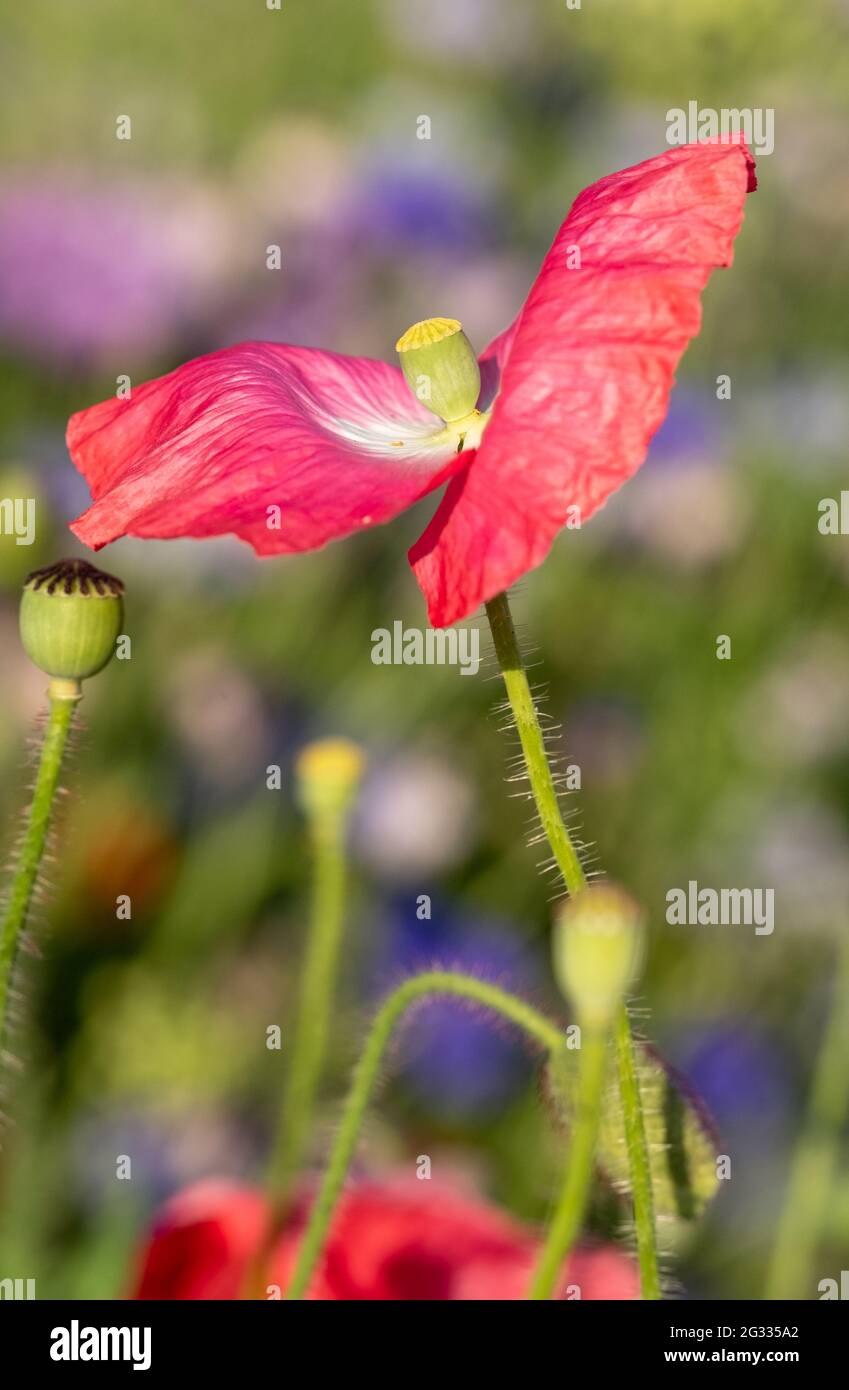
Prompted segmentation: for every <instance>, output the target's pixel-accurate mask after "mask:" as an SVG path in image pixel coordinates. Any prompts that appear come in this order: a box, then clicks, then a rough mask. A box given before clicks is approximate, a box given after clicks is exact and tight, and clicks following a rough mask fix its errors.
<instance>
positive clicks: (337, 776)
mask: <svg viewBox="0 0 849 1390" xmlns="http://www.w3.org/2000/svg"><path fill="white" fill-rule="evenodd" d="M365 761H366V760H365V754H364V753H363V751H362V749H361V748H359V747H358V746H357V744H356V743H352V742H351V741H350V740H349V739H346V738H326V739H319V740H318V742H316V743H309V744H307V746H306V748H304V749H302V751H301V753H300V754H299V756H298V758H297V761H296V763H295V776H296V778H297V785H298V796H299V799H300V802H301V805H302V806H303V807H304V810H305V811H306V812H307V813H308V814H311V815H315V816H322V815H327V814H330V815H333V814H336V815H341V814H342V813H343V812H344V811H346V810H347V809H348V807H349V806H350V804H351V802H352V801H353V799H354V797H355V795H356V793H357V788H358V786H359V784H360V778H361V777H362V775H363V769H364V768H365Z"/></svg>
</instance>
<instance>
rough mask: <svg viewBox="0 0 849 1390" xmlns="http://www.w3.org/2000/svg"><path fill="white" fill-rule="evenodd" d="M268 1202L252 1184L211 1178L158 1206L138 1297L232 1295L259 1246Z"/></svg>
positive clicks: (189, 1297)
mask: <svg viewBox="0 0 849 1390" xmlns="http://www.w3.org/2000/svg"><path fill="white" fill-rule="evenodd" d="M266 1219H267V1207H266V1203H265V1201H264V1200H263V1198H262V1197H261V1196H260V1195H259V1194H258V1193H255V1192H253V1191H251V1189H250V1188H246V1187H239V1186H237V1185H236V1184H235V1183H229V1182H225V1181H218V1180H215V1179H210V1180H208V1181H206V1182H200V1183H197V1184H196V1185H195V1186H194V1187H190V1188H187V1189H186V1191H185V1192H180V1193H178V1194H177V1196H176V1197H174V1198H172V1199H171V1201H169V1202H168V1203H167V1204H166V1205H165V1207H164V1208H163V1210H162V1213H161V1215H160V1216H159V1218H158V1220H157V1222H156V1225H155V1227H154V1229H153V1231H152V1233H151V1237H150V1241H149V1244H148V1245H147V1247H146V1249H145V1252H144V1256H143V1260H142V1267H141V1271H140V1274H139V1277H138V1282H137V1287H136V1290H135V1292H134V1294H133V1297H134V1298H137V1299H161V1300H169V1301H170V1300H178V1299H235V1298H238V1297H239V1293H240V1289H241V1286H242V1283H243V1280H244V1278H245V1276H246V1274H247V1269H248V1264H249V1262H250V1259H251V1256H252V1255H253V1254H254V1252H255V1251H256V1249H257V1248H258V1246H259V1242H260V1240H261V1237H262V1234H263V1231H264V1229H265V1222H266Z"/></svg>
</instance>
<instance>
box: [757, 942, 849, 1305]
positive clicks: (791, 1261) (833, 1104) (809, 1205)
mask: <svg viewBox="0 0 849 1390" xmlns="http://www.w3.org/2000/svg"><path fill="white" fill-rule="evenodd" d="M847 1057H849V935H846V934H844V938H843V942H842V943H841V945H840V947H839V957H838V960H837V969H836V975H835V980H834V991H833V997H832V1001H831V1008H830V1011H829V1015H828V1018H827V1020H826V1025H825V1032H824V1034H823V1038H822V1043H821V1045H820V1050H819V1054H818V1056H817V1060H816V1063H815V1066H814V1075H813V1080H812V1085H811V1093H810V1099H809V1101H808V1115H807V1120H806V1123H805V1128H804V1132H803V1134H802V1136H801V1138H800V1140H799V1143H798V1147H797V1149H796V1153H795V1155H794V1157H793V1161H792V1164H791V1168H790V1179H789V1182H788V1186H787V1193H786V1195H785V1199H784V1206H783V1208H782V1213H781V1219H780V1222H779V1226H778V1235H777V1237H776V1241H775V1245H774V1248H773V1252H772V1259H771V1262H770V1267H769V1271H768V1275H767V1283H766V1292H765V1294H764V1297H765V1298H767V1299H785V1298H787V1299H804V1298H806V1297H810V1296H812V1293H811V1289H810V1284H809V1279H810V1274H811V1266H812V1263H813V1257H814V1253H815V1251H816V1248H817V1244H818V1241H819V1239H820V1236H821V1234H822V1226H823V1213H824V1211H825V1210H826V1208H827V1205H828V1200H829V1197H830V1195H831V1193H832V1191H833V1188H834V1177H835V1173H836V1172H837V1166H838V1158H839V1153H840V1145H841V1136H842V1132H843V1126H844V1124H845V1121H846V1116H847V1112H849V1067H847V1064H846V1059H847Z"/></svg>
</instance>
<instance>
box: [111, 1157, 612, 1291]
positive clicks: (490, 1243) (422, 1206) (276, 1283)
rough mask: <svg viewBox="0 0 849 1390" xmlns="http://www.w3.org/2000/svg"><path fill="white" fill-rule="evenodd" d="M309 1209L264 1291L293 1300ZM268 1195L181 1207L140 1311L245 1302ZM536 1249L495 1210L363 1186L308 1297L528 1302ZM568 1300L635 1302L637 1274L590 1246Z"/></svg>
mask: <svg viewBox="0 0 849 1390" xmlns="http://www.w3.org/2000/svg"><path fill="white" fill-rule="evenodd" d="M306 1211H307V1206H306V1204H305V1203H303V1202H302V1203H300V1204H299V1205H298V1206H297V1207H296V1209H295V1211H294V1212H293V1215H292V1218H291V1220H290V1221H289V1222H288V1223H287V1225H286V1227H285V1228H284V1230H283V1232H282V1233H281V1235H280V1237H279V1239H278V1241H277V1244H276V1245H275V1247H274V1249H273V1251H272V1254H271V1257H270V1259H269V1263H268V1268H267V1275H266V1279H265V1283H266V1284H267V1285H268V1286H269V1287H272V1288H275V1289H277V1288H279V1289H280V1291H281V1292H283V1293H285V1290H286V1287H287V1285H288V1283H289V1281H290V1279H291V1277H292V1274H293V1272H294V1268H295V1260H296V1257H297V1252H298V1246H299V1243H300V1239H301V1235H302V1232H303V1227H304V1221H305V1218H306ZM267 1219H268V1205H267V1203H266V1202H265V1200H264V1199H263V1197H262V1196H260V1194H259V1193H257V1192H255V1191H253V1190H252V1189H251V1188H247V1187H241V1186H238V1185H237V1184H235V1183H229V1182H225V1181H216V1180H210V1181H206V1182H202V1183H199V1184H198V1185H197V1186H195V1187H192V1188H189V1189H187V1190H186V1191H185V1192H181V1193H179V1194H178V1195H177V1196H176V1197H174V1198H173V1199H172V1200H171V1201H170V1202H169V1203H168V1204H167V1205H166V1207H165V1208H164V1209H163V1211H162V1213H161V1215H160V1217H159V1218H158V1220H157V1221H156V1224H155V1226H154V1229H153V1233H152V1235H151V1237H150V1241H149V1243H148V1245H147V1247H146V1249H145V1250H144V1252H143V1256H142V1264H141V1272H140V1275H139V1279H138V1284H137V1287H136V1289H135V1291H134V1294H133V1296H134V1297H135V1298H138V1299H165V1300H171V1299H237V1298H239V1296H240V1293H241V1292H242V1290H243V1286H244V1281H245V1278H246V1276H247V1273H248V1269H249V1265H250V1262H251V1259H252V1257H253V1256H255V1254H256V1253H257V1251H258V1249H259V1247H260V1242H261V1241H262V1239H263V1236H264V1233H265V1229H266V1221H267ZM537 1253H538V1242H537V1241H536V1239H535V1238H534V1237H533V1236H532V1235H531V1234H530V1233H529V1232H528V1231H527V1230H526V1229H525V1228H524V1227H522V1226H520V1225H519V1224H518V1223H516V1222H515V1221H514V1220H512V1219H511V1218H510V1217H508V1216H506V1215H504V1213H503V1212H500V1211H498V1210H497V1209H496V1208H494V1207H491V1206H488V1205H486V1204H485V1203H483V1202H481V1201H479V1200H477V1199H475V1198H470V1197H467V1196H466V1195H465V1194H461V1193H458V1192H456V1191H453V1190H450V1189H448V1188H445V1187H443V1186H441V1185H439V1184H437V1183H430V1182H428V1183H425V1184H423V1183H420V1182H419V1181H418V1180H417V1179H415V1178H414V1179H410V1180H406V1179H398V1180H396V1181H394V1182H392V1183H389V1184H380V1185H378V1184H372V1183H368V1184H362V1185H360V1186H357V1187H353V1188H351V1189H350V1190H349V1191H348V1192H347V1193H346V1194H345V1195H344V1196H343V1197H342V1199H341V1201H340V1203H339V1207H338V1209H337V1211H336V1214H335V1217H334V1220H333V1225H332V1228H331V1232H330V1236H329V1239H328V1241H327V1244H326V1246H325V1249H324V1254H323V1256H322V1259H321V1262H320V1264H319V1266H318V1268H317V1270H316V1274H315V1277H314V1278H313V1281H312V1285H311V1288H310V1292H309V1295H308V1296H309V1297H310V1298H312V1299H331V1300H359V1299H377V1300H385V1301H393V1300H409V1301H423V1300H425V1301H433V1300H454V1301H462V1300H485V1301H489V1300H491V1299H502V1300H503V1299H508V1300H509V1299H521V1298H524V1297H525V1295H526V1293H527V1289H528V1285H529V1282H530V1277H531V1273H532V1271H533V1267H534V1263H535V1260H536V1256H537ZM559 1296H560V1297H561V1298H567V1297H568V1298H577V1297H580V1298H582V1299H635V1298H638V1297H639V1277H638V1273H637V1269H636V1266H635V1264H634V1263H633V1261H632V1260H631V1259H629V1257H628V1256H627V1255H626V1254H624V1253H623V1252H622V1251H621V1250H619V1249H617V1248H616V1247H615V1246H597V1247H591V1246H583V1247H579V1248H578V1249H577V1250H575V1251H574V1252H573V1254H572V1256H571V1257H570V1260H569V1263H568V1267H567V1269H566V1270H565V1271H564V1274H563V1279H562V1285H561V1289H560V1293H559Z"/></svg>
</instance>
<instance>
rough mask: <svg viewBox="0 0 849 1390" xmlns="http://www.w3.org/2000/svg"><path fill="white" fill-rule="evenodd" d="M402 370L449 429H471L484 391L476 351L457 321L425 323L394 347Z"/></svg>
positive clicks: (442, 320)
mask: <svg viewBox="0 0 849 1390" xmlns="http://www.w3.org/2000/svg"><path fill="white" fill-rule="evenodd" d="M395 350H396V352H397V353H398V356H399V359H400V362H401V370H402V371H403V373H404V377H405V379H406V382H407V385H408V386H409V388H410V390H411V391H412V393H413V395H414V396H415V397H416V399H417V400H419V401H421V403H422V405H424V406H426V407H427V409H428V410H432V411H433V413H434V415H439V416H441V418H442V419H443V420H444V421H445V422H446V424H447V425H449V426H452V427H453V426H456V425H457V423H458V422H464V423H465V422H468V428H469V429H470V428H471V427H472V424H473V417H474V416H476V415H478V414H479V412H478V411H476V410H475V406H476V405H477V401H478V396H479V395H480V389H481V374H480V368H479V366H478V359H477V357H476V356H475V350H474V348H473V347H472V345H471V343H470V342H469V340H468V338H467V337H466V335H465V333H464V332H463V325H462V324H461V323H460V322H459V321H458V320H457V319H443V318H436V319H423V320H422V321H421V322H420V323H414V324H413V326H412V328H408V329H407V331H406V333H402V335H401V337H400V338H399V339H398V341H397V343H396V344H395Z"/></svg>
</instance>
